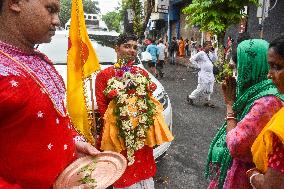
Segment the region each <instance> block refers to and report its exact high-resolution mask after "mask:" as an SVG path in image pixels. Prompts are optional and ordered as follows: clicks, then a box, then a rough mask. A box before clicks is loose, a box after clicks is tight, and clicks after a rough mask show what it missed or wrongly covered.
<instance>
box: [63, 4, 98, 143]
mask: <svg viewBox="0 0 284 189" xmlns="http://www.w3.org/2000/svg"><path fill="white" fill-rule="evenodd" d="M99 69H100V64H99V60H98V58H97V55H96V53H95V50H94V49H93V47H92V44H91V42H90V39H89V37H88V33H87V29H86V25H85V19H84V10H83V3H82V0H72V9H71V24H70V30H69V39H68V58H67V109H68V112H69V115H70V117H71V121H72V123H73V125H74V127H75V129H76V130H77V131H78V132H79V133H80V134H81V135H83V136H84V137H85V138H86V139H87V140H88V142H90V143H92V144H94V142H95V139H94V137H93V135H92V133H91V127H92V126H91V125H90V124H89V122H88V111H87V105H86V99H85V95H84V79H85V78H87V77H89V76H90V75H91V74H92V73H94V72H96V71H98V70H99Z"/></svg>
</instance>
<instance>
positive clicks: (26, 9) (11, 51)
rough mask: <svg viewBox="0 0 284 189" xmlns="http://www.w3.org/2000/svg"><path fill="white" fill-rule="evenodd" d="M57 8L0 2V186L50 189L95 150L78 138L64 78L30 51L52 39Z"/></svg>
mask: <svg viewBox="0 0 284 189" xmlns="http://www.w3.org/2000/svg"><path fill="white" fill-rule="evenodd" d="M59 9H60V3H59V0H35V1H26V0H18V1H13V0H1V1H0V26H1V27H0V86H1V87H0V188H9V189H39V188H40V189H50V188H52V187H53V184H54V182H55V181H56V178H57V177H58V176H59V174H60V173H61V172H62V171H63V170H64V169H65V168H66V167H67V166H68V165H69V164H70V163H72V162H73V161H74V160H75V159H76V158H77V157H79V156H81V155H84V154H92V155H95V154H97V153H98V152H99V151H97V150H96V149H95V148H94V147H92V146H91V145H90V144H88V143H86V142H82V141H80V140H78V139H79V138H80V137H79V136H78V135H77V134H76V133H75V131H74V130H73V128H72V126H71V123H70V119H69V117H68V114H67V112H66V108H65V106H64V101H65V94H66V91H65V87H64V86H65V85H64V82H63V79H62V78H61V76H60V75H59V74H58V72H57V71H56V70H55V68H54V66H53V64H52V62H51V61H50V60H49V59H48V58H47V57H46V56H45V55H44V54H42V53H40V52H38V51H37V50H36V49H35V48H34V47H35V45H36V44H40V43H48V42H50V41H51V37H52V36H53V35H54V34H55V30H56V29H55V28H56V27H57V26H59V25H60V21H59V17H58V13H59ZM75 139H76V140H75Z"/></svg>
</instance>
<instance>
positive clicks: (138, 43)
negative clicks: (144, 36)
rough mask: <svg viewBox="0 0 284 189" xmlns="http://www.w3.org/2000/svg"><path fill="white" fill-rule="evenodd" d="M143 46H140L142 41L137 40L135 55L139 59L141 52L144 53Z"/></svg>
mask: <svg viewBox="0 0 284 189" xmlns="http://www.w3.org/2000/svg"><path fill="white" fill-rule="evenodd" d="M144 48H145V47H144V45H143V44H142V40H141V39H138V40H137V54H138V56H139V57H140V58H141V54H142V52H144Z"/></svg>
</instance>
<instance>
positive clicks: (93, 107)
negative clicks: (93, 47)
mask: <svg viewBox="0 0 284 189" xmlns="http://www.w3.org/2000/svg"><path fill="white" fill-rule="evenodd" d="M89 81H90V91H91V103H92V107H91V114H92V116H91V118H92V120H91V121H92V122H91V124H92V127H93V136H94V139H95V141H94V145H95V147H97V124H96V114H95V102H94V90H93V77H92V75H91V76H90V77H89Z"/></svg>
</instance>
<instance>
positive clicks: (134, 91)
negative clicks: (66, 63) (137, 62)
mask: <svg viewBox="0 0 284 189" xmlns="http://www.w3.org/2000/svg"><path fill="white" fill-rule="evenodd" d="M115 68H116V69H115V77H113V78H111V79H110V80H109V81H108V83H107V88H106V89H105V90H104V94H105V95H106V96H107V97H108V98H110V99H114V103H115V109H114V114H115V115H116V126H117V127H118V128H119V133H120V134H119V137H121V138H122V139H123V140H124V142H125V146H126V150H127V159H128V161H129V163H128V165H132V164H133V163H134V161H135V156H134V152H135V151H137V150H139V149H141V148H142V147H143V146H144V143H145V139H146V137H147V131H148V130H149V128H150V126H152V125H153V124H154V119H153V116H154V114H155V112H156V111H155V110H156V105H155V104H154V103H153V102H152V101H151V99H150V95H151V94H152V92H153V91H154V90H155V89H156V87H157V86H156V84H154V83H153V82H152V81H151V80H150V79H149V78H147V77H145V76H144V75H143V74H142V73H141V70H139V69H138V68H137V67H133V66H132V63H131V62H129V63H127V64H122V63H121V62H119V63H117V64H115ZM133 97H137V98H136V100H135V103H133V104H130V103H129V101H128V99H130V98H133ZM129 106H132V107H134V108H136V110H137V112H134V113H131V112H130V111H129V110H128V107H129ZM131 117H135V118H137V120H138V124H137V126H136V127H135V128H134V126H133V124H132V122H131Z"/></svg>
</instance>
